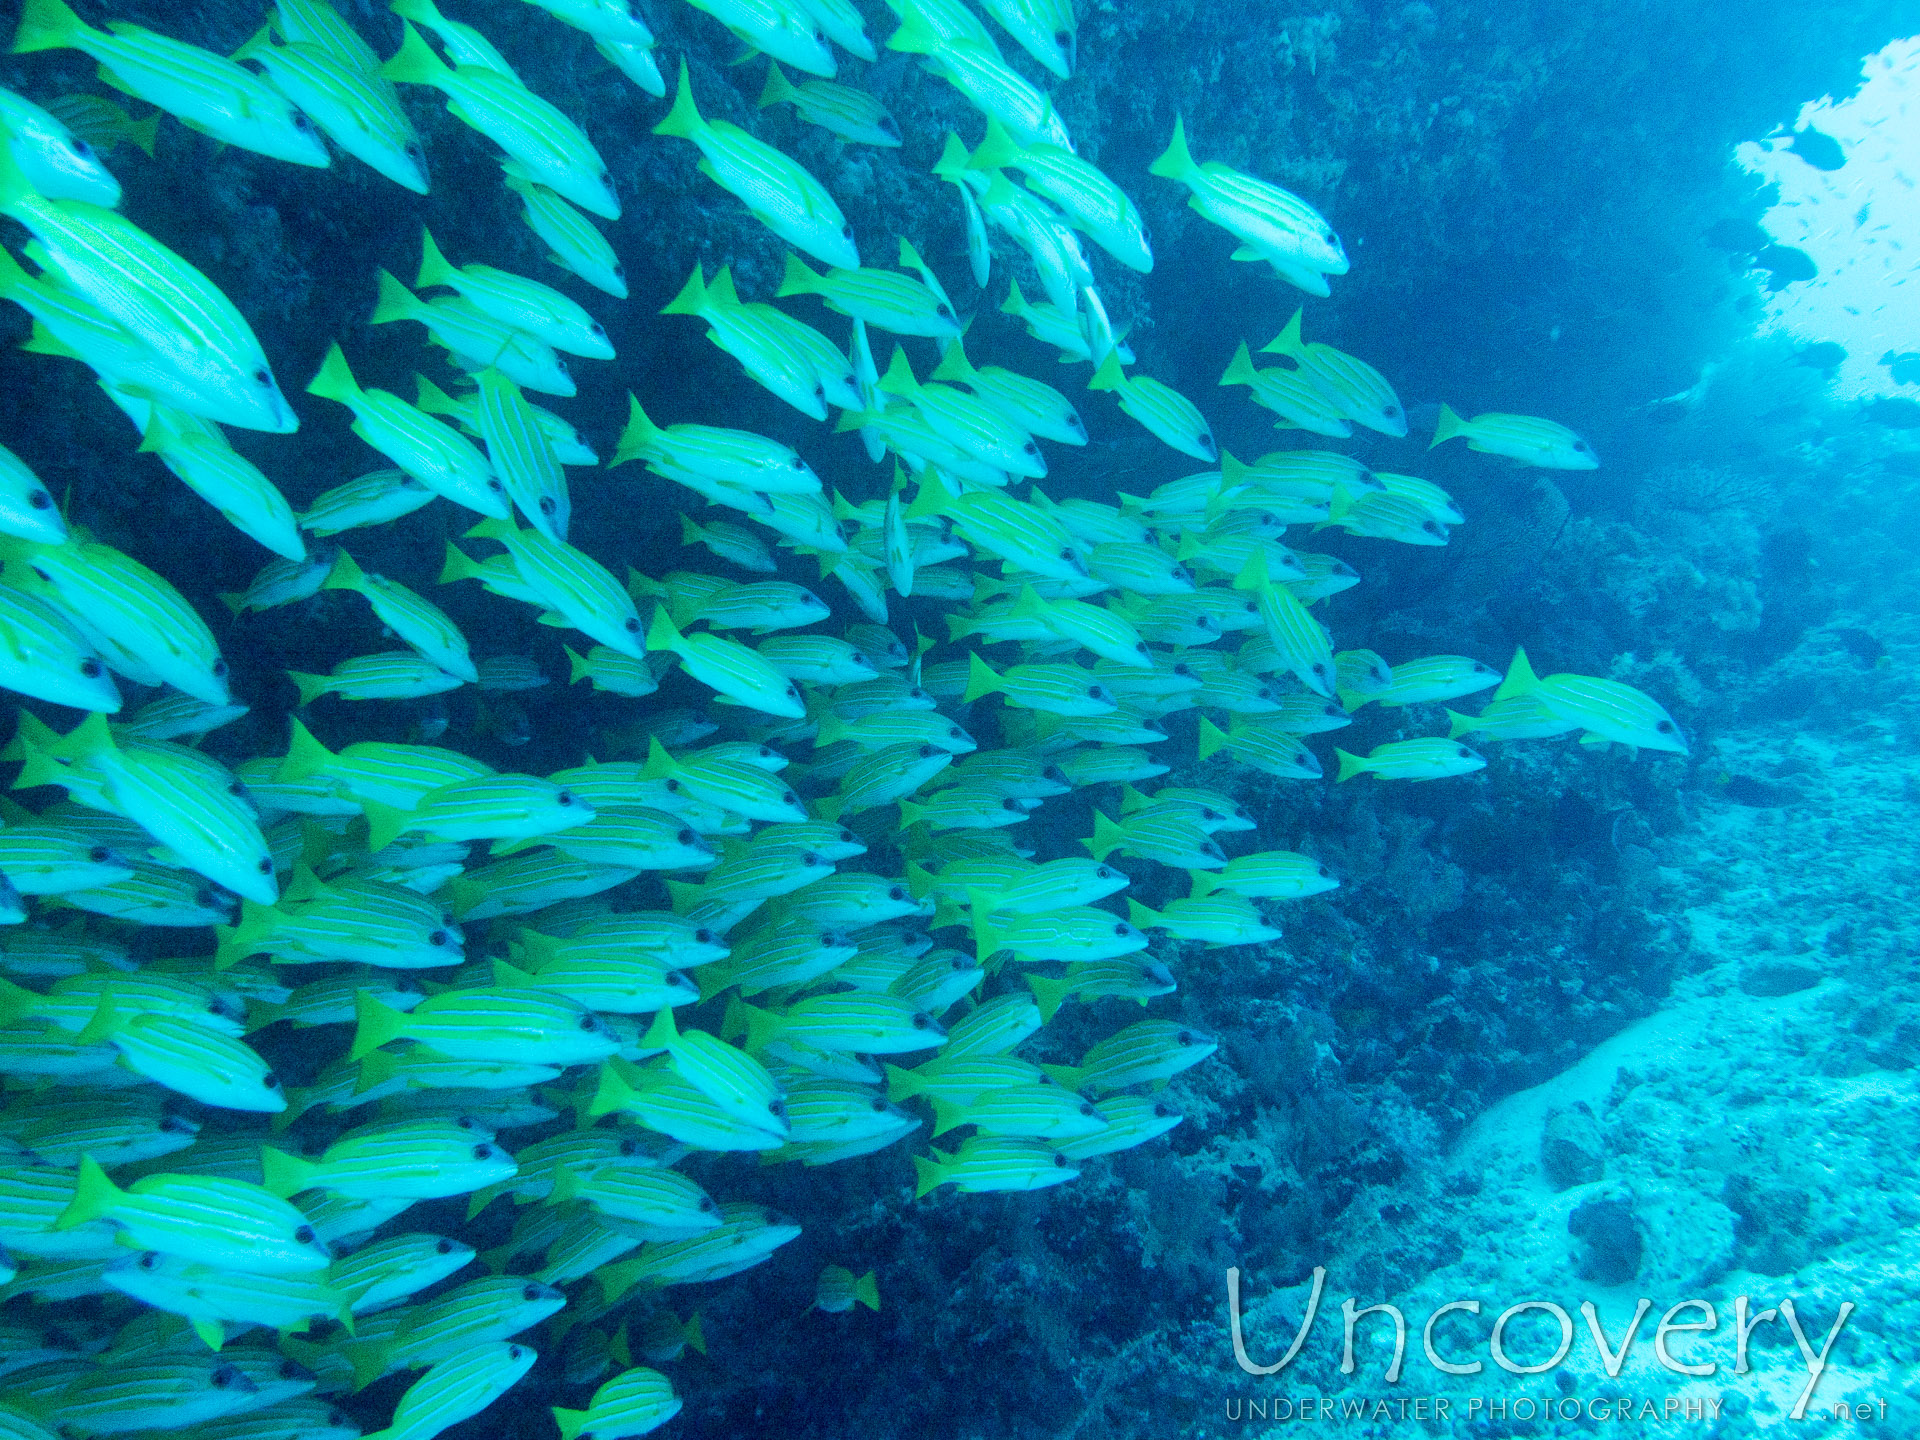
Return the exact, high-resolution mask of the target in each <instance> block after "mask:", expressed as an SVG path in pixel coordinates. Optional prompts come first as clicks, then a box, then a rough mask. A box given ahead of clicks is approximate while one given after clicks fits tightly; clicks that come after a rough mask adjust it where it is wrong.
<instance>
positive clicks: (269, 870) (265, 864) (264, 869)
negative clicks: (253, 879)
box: [253, 855, 273, 875]
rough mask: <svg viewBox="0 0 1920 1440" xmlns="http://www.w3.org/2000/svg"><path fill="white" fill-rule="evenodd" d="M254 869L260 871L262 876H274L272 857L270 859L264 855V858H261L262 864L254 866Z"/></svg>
mask: <svg viewBox="0 0 1920 1440" xmlns="http://www.w3.org/2000/svg"><path fill="white" fill-rule="evenodd" d="M253 868H254V869H255V870H257V871H259V872H260V874H262V875H271V874H273V860H272V857H270V856H266V855H262V856H261V857H260V862H259V863H258V864H257V865H255V866H254V867H253Z"/></svg>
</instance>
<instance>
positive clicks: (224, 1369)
mask: <svg viewBox="0 0 1920 1440" xmlns="http://www.w3.org/2000/svg"><path fill="white" fill-rule="evenodd" d="M239 1378H240V1371H239V1370H238V1369H237V1368H236V1367H234V1366H232V1365H222V1366H221V1367H220V1368H219V1369H218V1370H216V1371H214V1372H213V1374H211V1375H209V1376H208V1377H207V1379H208V1380H209V1381H210V1382H211V1383H212V1385H213V1388H214V1389H216V1390H225V1389H226V1388H227V1387H228V1386H229V1385H231V1384H233V1382H234V1381H235V1380H238V1379H239Z"/></svg>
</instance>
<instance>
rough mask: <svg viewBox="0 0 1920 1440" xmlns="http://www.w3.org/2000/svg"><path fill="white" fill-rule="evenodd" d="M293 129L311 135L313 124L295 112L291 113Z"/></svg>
mask: <svg viewBox="0 0 1920 1440" xmlns="http://www.w3.org/2000/svg"><path fill="white" fill-rule="evenodd" d="M293 128H294V129H296V130H303V131H305V132H306V133H307V134H309V135H311V134H312V133H313V122H312V121H311V120H309V119H307V117H306V116H304V115H302V114H301V113H300V112H299V111H298V110H296V111H294V112H293Z"/></svg>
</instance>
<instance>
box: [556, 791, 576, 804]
mask: <svg viewBox="0 0 1920 1440" xmlns="http://www.w3.org/2000/svg"><path fill="white" fill-rule="evenodd" d="M553 799H554V803H555V804H558V805H571V804H573V792H572V791H570V790H562V791H561V792H560V793H559V794H558V795H556V796H554V797H553Z"/></svg>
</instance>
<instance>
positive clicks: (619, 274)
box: [613, 260, 627, 280]
mask: <svg viewBox="0 0 1920 1440" xmlns="http://www.w3.org/2000/svg"><path fill="white" fill-rule="evenodd" d="M613 276H614V278H615V279H616V280H624V279H626V278H627V267H626V266H624V265H622V264H621V263H620V262H619V261H617V260H616V261H615V262H614V265H613Z"/></svg>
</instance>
